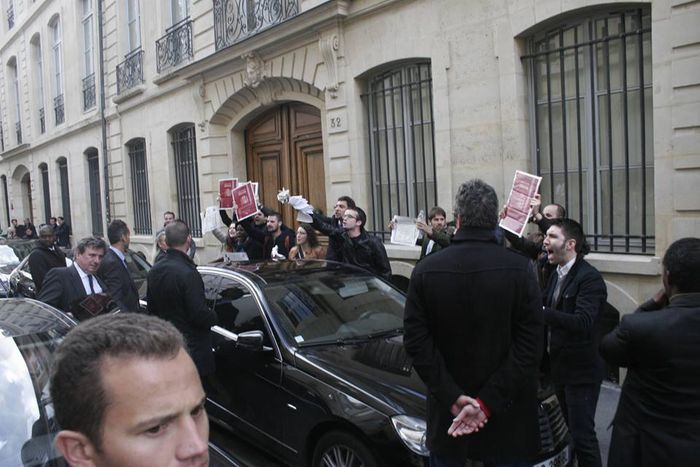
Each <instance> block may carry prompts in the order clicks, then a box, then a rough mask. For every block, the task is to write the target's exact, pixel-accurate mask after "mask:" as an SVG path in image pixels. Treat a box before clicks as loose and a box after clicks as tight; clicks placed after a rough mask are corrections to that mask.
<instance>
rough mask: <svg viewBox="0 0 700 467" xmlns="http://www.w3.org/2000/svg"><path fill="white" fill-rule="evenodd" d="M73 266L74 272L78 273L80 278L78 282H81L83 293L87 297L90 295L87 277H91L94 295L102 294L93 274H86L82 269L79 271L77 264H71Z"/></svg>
mask: <svg viewBox="0 0 700 467" xmlns="http://www.w3.org/2000/svg"><path fill="white" fill-rule="evenodd" d="M73 264H74V265H75V269H76V271H78V275H79V276H80V280H81V281H83V287H84V288H85V293H86V294H87V295H92V290H91V289H90V279H88V276H90V275H91V276H92V288H93V289H95V293H102V287H100V284H99V282H97V277H95V275H94V274H88V273H86V272H85V271H83V270H82V269H80V266H78V263H77V262H74V263H73Z"/></svg>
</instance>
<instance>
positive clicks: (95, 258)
mask: <svg viewBox="0 0 700 467" xmlns="http://www.w3.org/2000/svg"><path fill="white" fill-rule="evenodd" d="M106 249H107V245H106V244H105V242H104V240H102V239H101V238H97V237H87V238H83V239H82V240H80V242H78V245H77V246H76V247H75V257H74V258H73V265H72V266H70V267H67V268H53V269H51V270H49V272H48V273H47V274H46V277H45V279H44V283H43V285H42V288H41V292H40V293H39V296H38V297H37V299H38V300H39V301H42V302H44V303H48V304H49V305H51V306H54V307H56V308H58V309H60V310H63V311H65V312H73V307H74V305H76V304H77V303H78V302H79V301H81V300H82V299H84V298H85V297H87V296H88V295H93V294H98V293H104V292H106V291H107V286H106V285H105V283H104V282H102V279H100V278H99V277H97V276H96V275H95V273H96V272H97V269H98V268H99V267H100V262H101V261H102V258H103V257H104V255H105V250H106Z"/></svg>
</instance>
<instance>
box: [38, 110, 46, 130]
mask: <svg viewBox="0 0 700 467" xmlns="http://www.w3.org/2000/svg"><path fill="white" fill-rule="evenodd" d="M39 131H40V132H41V134H44V133H46V116H45V114H44V108H43V107H42V108H40V109H39Z"/></svg>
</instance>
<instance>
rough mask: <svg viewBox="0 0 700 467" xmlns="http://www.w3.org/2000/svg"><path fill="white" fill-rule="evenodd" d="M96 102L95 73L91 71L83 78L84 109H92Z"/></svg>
mask: <svg viewBox="0 0 700 467" xmlns="http://www.w3.org/2000/svg"><path fill="white" fill-rule="evenodd" d="M95 104H97V100H96V96H95V73H91V74H89V75H88V76H86V77H85V78H83V110H90V109H92V108H93V107H95Z"/></svg>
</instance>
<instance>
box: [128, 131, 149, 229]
mask: <svg viewBox="0 0 700 467" xmlns="http://www.w3.org/2000/svg"><path fill="white" fill-rule="evenodd" d="M126 149H127V152H128V153H129V165H130V167H131V199H132V201H133V207H134V233H136V234H140V235H151V234H152V233H153V232H152V230H151V201H150V198H149V194H148V170H147V167H146V140H144V139H143V138H137V139H134V140H131V141H129V142H128V143H127V144H126Z"/></svg>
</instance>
